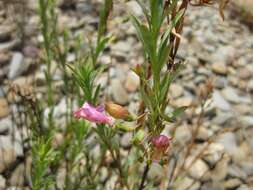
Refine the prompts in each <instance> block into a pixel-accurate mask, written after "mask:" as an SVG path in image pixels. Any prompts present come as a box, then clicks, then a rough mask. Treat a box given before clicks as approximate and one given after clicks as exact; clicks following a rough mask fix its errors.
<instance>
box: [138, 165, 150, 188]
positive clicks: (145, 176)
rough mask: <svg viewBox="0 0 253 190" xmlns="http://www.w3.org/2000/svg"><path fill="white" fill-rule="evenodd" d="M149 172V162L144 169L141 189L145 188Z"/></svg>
mask: <svg viewBox="0 0 253 190" xmlns="http://www.w3.org/2000/svg"><path fill="white" fill-rule="evenodd" d="M148 172H149V164H146V166H145V168H144V171H143V174H142V178H141V183H140V186H139V190H142V189H144V188H145V185H144V184H145V181H146V178H147V176H148Z"/></svg>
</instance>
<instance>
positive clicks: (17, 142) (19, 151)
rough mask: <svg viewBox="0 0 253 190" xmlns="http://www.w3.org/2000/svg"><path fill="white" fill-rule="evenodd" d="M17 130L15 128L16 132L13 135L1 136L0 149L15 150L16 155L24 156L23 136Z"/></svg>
mask: <svg viewBox="0 0 253 190" xmlns="http://www.w3.org/2000/svg"><path fill="white" fill-rule="evenodd" d="M16 130H17V128H16ZM16 130H13V131H14V132H15V133H13V136H0V150H7V151H15V155H17V156H23V154H24V152H23V147H22V145H21V136H20V134H19V132H18V131H16Z"/></svg>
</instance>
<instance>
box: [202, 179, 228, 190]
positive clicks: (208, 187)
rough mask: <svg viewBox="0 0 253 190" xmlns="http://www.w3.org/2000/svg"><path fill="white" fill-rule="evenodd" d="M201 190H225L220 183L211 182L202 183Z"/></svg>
mask: <svg viewBox="0 0 253 190" xmlns="http://www.w3.org/2000/svg"><path fill="white" fill-rule="evenodd" d="M201 190H225V188H224V185H223V184H222V183H221V182H218V181H213V182H208V183H204V184H203V186H202V187H201Z"/></svg>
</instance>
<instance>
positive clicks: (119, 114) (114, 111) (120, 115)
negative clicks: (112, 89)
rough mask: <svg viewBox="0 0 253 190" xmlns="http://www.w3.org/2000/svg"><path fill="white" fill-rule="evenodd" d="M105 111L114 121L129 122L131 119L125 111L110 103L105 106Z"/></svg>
mask: <svg viewBox="0 0 253 190" xmlns="http://www.w3.org/2000/svg"><path fill="white" fill-rule="evenodd" d="M105 110H106V111H107V112H108V113H109V114H110V115H111V116H112V117H114V118H115V119H124V120H129V119H130V118H131V115H130V113H129V112H128V110H127V109H125V108H124V107H122V106H120V105H118V104H114V103H112V102H107V103H106V104H105Z"/></svg>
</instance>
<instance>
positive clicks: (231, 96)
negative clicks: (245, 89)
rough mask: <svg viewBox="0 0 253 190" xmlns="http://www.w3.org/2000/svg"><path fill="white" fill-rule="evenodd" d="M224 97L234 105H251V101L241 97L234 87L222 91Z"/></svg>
mask: <svg viewBox="0 0 253 190" xmlns="http://www.w3.org/2000/svg"><path fill="white" fill-rule="evenodd" d="M222 94H223V96H224V97H225V98H226V99H227V100H228V101H230V102H232V103H237V104H238V103H250V102H251V100H250V98H249V97H246V96H239V95H238V94H237V92H236V90H235V89H234V88H232V87H227V88H225V89H223V90H222Z"/></svg>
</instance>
